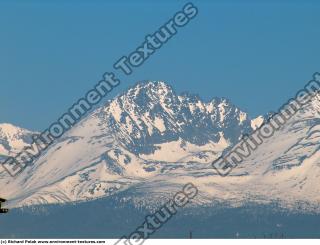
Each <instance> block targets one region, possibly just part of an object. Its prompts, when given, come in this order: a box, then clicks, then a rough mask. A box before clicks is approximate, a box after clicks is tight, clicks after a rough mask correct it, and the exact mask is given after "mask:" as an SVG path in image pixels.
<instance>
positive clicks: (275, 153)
mask: <svg viewBox="0 0 320 245" xmlns="http://www.w3.org/2000/svg"><path fill="white" fill-rule="evenodd" d="M319 108H320V103H319V100H318V98H315V99H314V100H313V101H312V103H310V104H309V105H307V106H306V107H305V108H304V109H302V110H301V111H299V112H298V113H297V115H296V116H295V117H294V118H292V119H291V120H290V121H289V122H288V123H287V124H286V125H285V126H284V127H283V128H282V129H281V130H280V131H279V132H277V133H276V134H274V135H273V136H272V137H271V138H270V139H268V140H267V141H266V142H265V143H264V144H263V145H262V146H260V147H259V149H258V150H257V151H255V152H254V154H253V155H252V156H251V157H250V159H248V160H246V161H245V162H244V163H242V164H241V165H240V166H239V167H238V168H236V169H235V170H234V171H233V172H232V174H231V175H230V176H228V177H225V178H222V177H221V176H219V175H217V173H216V172H215V171H214V170H213V169H212V167H211V163H212V161H213V160H215V159H217V157H219V156H220V155H221V154H222V152H223V151H224V150H225V149H226V148H228V147H229V146H231V145H233V144H235V143H236V142H238V141H239V140H240V139H241V137H242V135H243V134H247V133H250V132H251V131H252V130H253V129H256V128H257V127H259V126H260V125H261V123H262V122H263V120H264V119H263V117H258V118H256V119H251V118H250V117H249V116H248V115H247V114H246V113H245V112H243V111H241V110H240V109H239V108H237V107H236V106H234V105H233V104H231V102H230V101H228V100H226V99H219V98H215V99H213V100H212V101H209V102H205V101H202V100H201V99H200V98H199V97H197V96H195V95H190V94H186V93H184V94H181V95H177V94H176V93H175V92H174V91H173V90H172V88H171V87H170V86H168V85H167V84H165V83H164V82H142V83H138V84H137V85H136V86H134V87H132V88H130V89H129V90H127V91H126V92H125V93H123V94H121V95H119V96H117V97H115V98H114V99H113V100H111V101H109V102H107V103H106V104H105V105H103V106H101V107H99V108H98V109H96V110H95V111H93V112H92V113H91V114H90V115H89V116H87V117H86V118H84V119H83V120H82V121H81V122H80V123H78V124H77V125H76V126H74V127H73V128H72V129H71V130H70V131H68V132H67V133H66V134H65V135H64V136H63V137H62V138H61V139H59V141H57V142H55V144H53V145H51V146H50V147H49V148H48V150H47V151H46V152H45V153H44V154H43V155H42V156H41V157H40V158H39V159H38V160H37V161H35V162H34V164H33V165H32V166H29V167H27V169H26V170H25V171H24V172H23V173H21V174H20V175H19V176H17V177H16V178H14V179H13V178H11V177H9V176H8V175H7V174H6V173H4V172H1V173H0V186H1V189H0V196H5V197H7V198H8V199H9V200H10V201H9V206H11V207H15V206H22V205H32V204H47V203H65V202H72V201H86V200H90V199H96V198H101V197H105V196H110V195H113V196H115V195H121V194H122V195H121V196H122V198H123V199H124V200H127V201H128V200H130V201H132V202H133V203H135V204H136V205H144V206H153V205H158V204H159V203H160V202H161V201H163V200H165V199H166V198H167V197H169V196H171V195H172V194H173V193H174V192H175V191H177V190H180V189H181V186H182V185H184V184H185V183H187V182H193V183H194V184H195V185H196V186H197V187H198V189H199V191H200V192H199V195H198V196H197V198H196V199H195V200H194V205H203V204H212V203H213V202H216V201H223V202H225V201H227V202H230V203H232V204H233V205H241V204H242V203H244V202H247V201H253V202H259V203H260V202H263V203H265V202H273V201H275V200H276V201H279V200H280V201H281V203H283V204H284V205H287V206H288V207H295V206H296V205H298V204H299V205H300V204H301V202H302V201H303V202H306V203H308V205H311V206H316V205H317V204H318V203H319V201H320V200H319V199H320V195H319V187H318V186H317V185H316V184H317V183H318V182H317V178H318V177H319V175H320V161H319V155H318V153H317V150H318V148H319V138H318V137H320V134H319V127H320V126H319V120H320V116H319ZM123 193H125V196H124V195H123ZM123 196H124V197H123Z"/></svg>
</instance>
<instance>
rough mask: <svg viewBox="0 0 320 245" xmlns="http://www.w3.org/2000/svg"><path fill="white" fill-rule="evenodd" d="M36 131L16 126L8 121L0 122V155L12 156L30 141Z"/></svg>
mask: <svg viewBox="0 0 320 245" xmlns="http://www.w3.org/2000/svg"><path fill="white" fill-rule="evenodd" d="M34 134H36V132H32V131H29V130H27V129H23V128H19V127H16V126H14V125H12V124H9V123H0V156H12V155H14V154H15V153H17V152H18V151H19V150H22V149H23V147H25V146H28V145H29V144H30V143H31V142H32V135H34Z"/></svg>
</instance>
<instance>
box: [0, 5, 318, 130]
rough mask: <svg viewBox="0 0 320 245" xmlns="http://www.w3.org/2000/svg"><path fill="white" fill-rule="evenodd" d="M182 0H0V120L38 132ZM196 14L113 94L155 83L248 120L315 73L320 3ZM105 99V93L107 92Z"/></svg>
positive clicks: (220, 8) (217, 8)
mask: <svg viewBox="0 0 320 245" xmlns="http://www.w3.org/2000/svg"><path fill="white" fill-rule="evenodd" d="M185 3H187V2H186V1H97V0H93V1H83V0H82V1H81V0H80V1H71V0H65V1H40V0H39V1H14V0H13V1H9V0H8V1H6V0H2V1H0V32H1V34H0V35H1V38H0V85H1V86H0V122H10V123H13V124H16V125H19V126H22V127H26V128H30V129H35V130H41V129H45V128H46V127H47V126H49V125H50V124H51V123H52V122H54V121H55V120H57V119H58V118H59V117H60V115H61V114H63V113H64V112H65V111H66V110H67V109H68V108H69V107H70V106H71V105H72V104H73V103H74V102H76V101H77V99H78V98H80V97H82V96H83V95H84V94H85V93H86V92H87V90H89V89H91V88H92V87H93V85H94V84H95V83H96V82H97V81H99V80H100V78H101V75H102V74H103V73H104V72H106V71H113V70H114V69H113V68H112V65H113V63H114V62H115V61H116V60H118V59H119V58H120V57H121V56H122V55H127V54H129V53H130V52H132V51H134V50H135V49H136V48H137V47H138V46H139V45H140V44H141V43H142V42H143V41H144V37H145V35H147V34H152V33H154V32H155V31H156V30H157V28H158V27H160V26H161V25H163V24H164V23H165V22H166V21H167V20H169V19H170V18H171V17H172V16H173V15H174V13H175V12H177V11H179V10H181V9H182V7H183V6H184V4H185ZM193 3H194V5H196V6H197V7H198V9H199V14H198V16H197V17H196V18H195V19H193V20H192V21H191V22H190V23H189V24H188V25H187V26H186V27H184V28H182V29H180V30H179V33H178V35H176V36H175V37H174V38H173V39H171V40H170V41H169V42H168V43H167V44H166V45H164V46H163V47H162V48H161V49H160V50H158V51H157V52H156V53H155V54H154V55H153V56H152V57H151V58H150V59H149V60H147V61H146V62H145V63H144V64H143V65H142V66H141V67H139V68H137V69H135V70H134V72H133V74H132V75H131V76H124V75H122V74H121V73H120V72H117V73H116V74H117V75H119V77H120V78H121V80H122V84H121V85H120V86H119V87H118V88H117V89H116V91H115V93H119V92H121V91H123V90H125V89H126V88H127V87H128V86H131V85H132V84H134V83H135V82H137V81H139V80H149V79H150V80H163V81H166V82H168V83H169V84H171V85H172V86H173V87H174V88H175V90H176V91H177V92H183V91H189V92H192V93H196V94H199V95H200V96H201V97H202V98H203V99H205V100H209V99H210V98H212V97H215V96H217V97H227V98H229V99H230V100H231V101H232V102H233V103H234V104H236V105H238V106H239V107H241V108H242V109H243V110H245V111H247V112H249V114H250V115H252V116H256V115H259V114H263V113H266V112H268V111H270V110H276V109H277V108H278V107H280V105H281V103H283V102H285V101H286V100H287V99H288V98H290V97H292V96H293V95H294V94H295V92H296V91H297V90H299V89H300V88H302V87H303V86H304V84H305V83H306V82H307V81H308V80H310V79H311V75H312V74H313V73H314V72H315V71H320V66H319V57H320V48H319V43H320V42H319V41H320V28H319V24H320V18H319V12H320V3H319V1H318V2H317V1H197V0H195V1H193ZM109 98H111V97H109Z"/></svg>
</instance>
